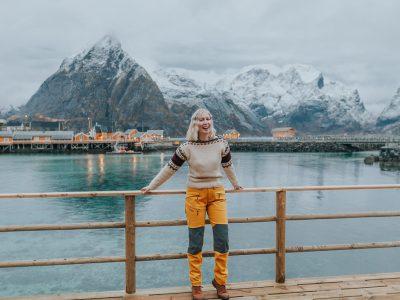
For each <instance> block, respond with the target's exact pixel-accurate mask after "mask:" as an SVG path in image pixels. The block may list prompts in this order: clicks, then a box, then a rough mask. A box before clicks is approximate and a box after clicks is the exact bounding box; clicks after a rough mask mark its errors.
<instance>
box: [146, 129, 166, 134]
mask: <svg viewBox="0 0 400 300" xmlns="http://www.w3.org/2000/svg"><path fill="white" fill-rule="evenodd" d="M146 133H150V134H159V135H163V134H164V130H152V129H149V130H147V131H146Z"/></svg>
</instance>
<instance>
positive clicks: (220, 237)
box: [213, 224, 229, 253]
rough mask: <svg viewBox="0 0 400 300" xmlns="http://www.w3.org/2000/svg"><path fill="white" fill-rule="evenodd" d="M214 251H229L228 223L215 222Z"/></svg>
mask: <svg viewBox="0 0 400 300" xmlns="http://www.w3.org/2000/svg"><path fill="white" fill-rule="evenodd" d="M213 235H214V251H218V252H219V253H227V252H228V251H229V237H228V224H215V225H214V227H213Z"/></svg>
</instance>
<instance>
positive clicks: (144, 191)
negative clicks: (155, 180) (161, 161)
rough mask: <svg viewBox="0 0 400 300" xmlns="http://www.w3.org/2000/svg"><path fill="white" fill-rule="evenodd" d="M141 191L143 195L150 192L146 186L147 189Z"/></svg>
mask: <svg viewBox="0 0 400 300" xmlns="http://www.w3.org/2000/svg"><path fill="white" fill-rule="evenodd" d="M140 191H141V192H142V194H147V193H148V192H149V191H150V189H149V187H148V186H145V187H143V188H141V189H140Z"/></svg>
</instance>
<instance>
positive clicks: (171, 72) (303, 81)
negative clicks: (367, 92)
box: [150, 64, 371, 133]
mask: <svg viewBox="0 0 400 300" xmlns="http://www.w3.org/2000/svg"><path fill="white" fill-rule="evenodd" d="M150 74H151V76H152V78H153V79H154V80H155V82H156V83H157V84H158V86H159V87H160V89H161V91H162V93H163V95H164V97H165V99H166V100H167V102H169V103H174V102H180V103H194V102H197V103H198V102H202V101H203V99H210V98H211V99H214V101H224V100H225V101H226V100H227V99H229V101H232V102H233V103H234V104H236V105H237V106H238V109H239V110H240V111H241V112H243V113H245V114H247V115H248V116H250V115H253V116H254V117H256V118H257V119H258V120H259V121H260V122H261V123H262V124H264V126H266V127H268V128H273V127H276V126H293V127H295V128H297V129H298V130H299V131H300V132H304V133H323V132H349V131H361V130H363V129H364V128H365V126H370V122H371V116H370V114H369V113H368V112H367V111H366V110H365V107H364V105H363V103H362V102H361V100H360V96H359V94H358V91H357V90H353V89H350V88H349V87H346V86H345V85H344V84H342V83H340V82H335V81H332V80H330V79H329V78H326V77H325V76H323V74H322V73H321V72H320V71H318V70H316V69H315V68H314V67H312V66H309V65H300V64H296V65H287V66H284V67H277V66H274V65H255V66H248V67H245V68H242V69H241V70H239V71H237V72H234V73H224V74H219V75H218V74H215V73H211V74H210V73H206V72H196V71H190V70H184V69H177V68H171V69H158V70H153V71H150ZM207 74H209V76H207Z"/></svg>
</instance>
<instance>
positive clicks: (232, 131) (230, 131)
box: [225, 129, 239, 134]
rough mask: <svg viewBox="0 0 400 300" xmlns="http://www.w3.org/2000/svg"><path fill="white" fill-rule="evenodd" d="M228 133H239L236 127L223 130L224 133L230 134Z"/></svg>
mask: <svg viewBox="0 0 400 300" xmlns="http://www.w3.org/2000/svg"><path fill="white" fill-rule="evenodd" d="M230 133H239V131H237V130H236V129H228V130H227V131H225V134H230Z"/></svg>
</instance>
